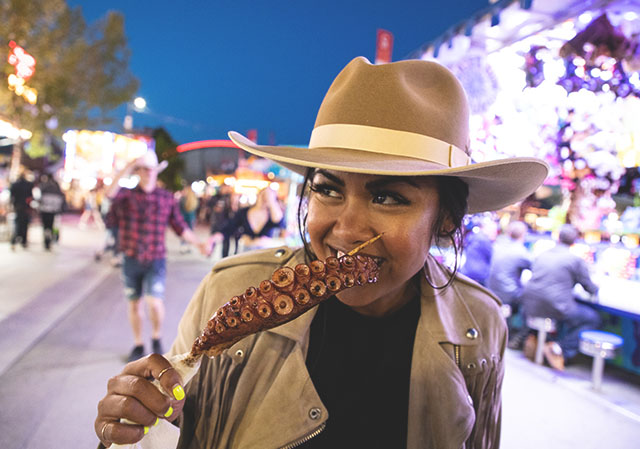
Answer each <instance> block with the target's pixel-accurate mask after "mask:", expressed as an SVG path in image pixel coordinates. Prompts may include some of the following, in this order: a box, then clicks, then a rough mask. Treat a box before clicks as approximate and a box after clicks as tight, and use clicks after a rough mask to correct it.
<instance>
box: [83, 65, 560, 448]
mask: <svg viewBox="0 0 640 449" xmlns="http://www.w3.org/2000/svg"><path fill="white" fill-rule="evenodd" d="M468 123H469V109H468V106H467V99H466V95H465V93H464V90H463V88H462V85H461V84H460V83H459V82H458V80H457V79H456V78H455V77H454V75H453V74H452V73H451V72H450V71H449V70H448V69H446V68H445V67H444V66H441V65H440V64H438V63H436V62H430V61H421V60H409V61H399V62H394V63H390V64H382V65H373V64H371V63H369V61H367V60H366V59H365V58H362V57H358V58H356V59H354V60H353V61H351V62H350V63H349V64H348V65H347V66H346V67H345V68H344V69H343V70H342V72H341V73H340V74H339V75H338V76H337V78H336V79H335V80H334V82H333V84H332V85H331V87H330V88H329V91H328V92H327V94H326V96H325V99H324V101H323V102H322V105H321V107H320V110H319V112H318V116H317V119H316V124H315V127H314V130H313V132H312V134H311V140H310V143H309V146H308V148H299V147H285V146H263V145H257V144H255V143H253V142H252V141H251V140H249V139H247V138H246V137H244V136H242V135H240V134H238V133H235V132H230V133H229V135H230V137H231V139H232V140H233V141H234V142H235V143H236V144H237V145H238V146H240V147H241V148H243V149H244V150H246V151H248V152H250V153H252V154H255V155H259V156H263V157H266V158H269V159H271V160H273V161H275V162H278V163H280V164H282V165H283V166H285V167H287V168H289V169H291V170H294V171H295V172H297V173H301V174H304V176H305V181H304V183H303V185H302V190H301V192H302V196H301V199H300V203H299V206H300V207H299V210H298V218H299V223H300V225H301V226H300V236H301V238H302V240H303V241H304V242H305V244H304V246H303V247H302V248H287V247H281V248H277V249H273V248H272V249H266V250H260V251H254V252H248V253H244V254H241V255H238V256H236V257H232V258H227V259H223V260H222V261H220V262H219V263H218V264H217V265H216V266H215V267H214V269H213V271H212V272H210V273H209V274H208V275H207V276H206V277H205V279H204V280H203V281H202V284H201V286H200V287H199V288H198V290H197V291H196V293H195V294H194V296H193V298H192V301H191V303H190V304H189V306H188V308H187V310H186V311H185V314H184V316H183V318H182V321H181V324H180V328H179V331H178V337H177V339H176V341H175V342H174V345H173V347H172V349H171V351H170V353H169V354H178V353H184V352H187V351H189V349H190V348H191V345H192V343H193V341H194V339H195V338H196V337H197V336H199V335H200V333H201V331H202V329H203V326H205V324H206V323H207V321H208V320H209V318H210V317H211V316H212V315H213V314H214V313H215V312H216V310H217V309H218V308H219V307H220V306H221V305H222V304H224V303H225V302H226V301H229V299H231V298H232V297H233V296H234V295H237V294H240V293H242V292H243V291H244V290H245V289H246V288H247V287H248V286H251V285H254V286H255V285H258V284H259V282H260V281H261V280H263V279H268V278H271V275H272V273H273V271H274V270H275V269H277V268H278V267H281V266H283V265H284V266H288V267H294V266H296V264H298V263H301V262H305V261H306V262H307V263H308V262H310V261H311V260H314V259H320V260H324V259H326V258H327V257H329V256H336V255H340V254H343V253H346V252H348V251H350V250H351V249H353V248H355V247H357V246H358V245H360V244H362V243H364V242H366V241H368V240H370V239H371V238H373V237H374V236H377V235H380V234H382V236H381V237H380V238H379V239H378V240H377V241H376V242H375V243H372V244H371V245H370V246H368V247H366V248H365V249H364V250H362V252H363V253H364V254H367V255H369V256H371V257H375V258H376V260H377V261H378V262H379V266H380V273H379V276H378V281H377V283H375V284H369V285H366V286H361V287H354V288H352V289H346V290H343V291H341V292H339V293H338V294H336V295H334V296H332V297H330V298H329V299H327V300H326V301H324V302H322V303H321V304H320V305H318V307H315V308H313V309H311V310H309V311H308V312H306V313H305V314H303V315H301V316H299V317H297V318H295V319H294V320H293V321H291V322H289V323H287V324H285V325H282V326H280V327H276V328H273V329H270V330H268V331H263V332H260V333H258V334H256V335H253V336H251V337H249V338H246V339H243V340H241V341H239V342H238V343H237V344H236V345H235V346H232V347H231V348H229V349H228V350H227V351H225V352H224V353H222V354H221V355H220V356H217V357H215V358H213V359H209V358H208V357H204V358H203V359H202V361H201V365H200V367H199V371H198V373H196V375H195V377H194V378H193V379H192V380H191V381H190V382H189V383H188V384H187V385H186V386H185V387H183V383H182V379H181V378H180V376H179V375H178V374H177V372H176V371H175V370H173V369H171V365H170V363H169V361H168V360H167V359H165V358H164V357H163V356H160V355H152V356H150V357H147V358H144V359H142V360H139V361H137V362H134V363H131V364H128V365H127V366H125V368H124V369H123V371H122V373H121V374H119V375H116V376H115V377H113V378H112V379H111V380H110V382H109V386H108V389H107V394H106V396H105V397H104V398H103V399H102V400H101V401H100V404H99V406H98V416H97V418H96V420H95V431H96V434H97V435H98V437H99V438H100V440H101V442H102V443H103V444H104V445H109V444H111V443H123V442H134V441H138V440H140V439H141V438H143V436H144V434H145V431H146V430H148V429H149V426H153V424H154V423H155V422H156V420H157V418H160V420H162V419H167V420H169V421H174V422H176V423H178V422H179V423H180V426H181V431H180V432H181V435H180V440H179V443H178V448H180V449H184V448H196V447H198V448H201V447H207V448H214V447H220V448H221V447H260V448H265V449H268V448H277V447H285V446H286V447H293V446H294V445H295V446H296V447H300V448H305V449H308V448H318V447H322V448H328V447H384V448H402V447H408V448H445V447H456V448H459V447H474V448H497V447H498V446H499V436H500V416H501V386H502V379H503V372H504V360H503V351H504V348H505V346H506V337H507V329H506V324H505V322H504V320H503V319H502V316H501V315H500V306H499V301H498V299H497V298H495V297H494V296H492V295H491V294H490V293H489V292H488V291H487V290H485V289H483V288H480V287H479V286H478V285H477V284H476V283H474V282H469V281H468V280H467V279H466V278H464V277H460V276H458V274H457V272H456V271H457V270H456V269H455V268H453V269H450V268H447V267H445V266H444V265H441V264H440V263H438V262H437V261H436V259H435V258H434V257H433V256H432V255H431V254H430V249H431V247H432V244H440V245H444V244H446V242H450V244H452V245H454V246H455V249H456V251H458V252H459V251H460V229H461V226H462V220H463V217H464V215H465V213H466V212H467V211H470V212H472V213H475V212H480V211H484V210H495V209H498V208H501V207H504V206H505V205H507V204H510V203H512V202H514V201H517V200H520V199H522V198H524V197H525V196H527V195H528V194H529V193H530V192H532V191H533V190H535V189H536V188H537V187H538V185H539V184H540V183H541V182H542V181H543V179H544V178H545V176H546V173H547V166H546V164H545V163H544V162H542V161H540V160H538V159H534V158H515V159H512V160H505V159H503V160H500V161H495V162H484V163H482V164H472V163H471V162H470V158H469V152H470V148H469V129H468V126H469V125H468ZM150 378H155V379H158V378H159V382H160V384H161V386H162V388H163V389H164V390H166V391H167V392H169V393H173V394H172V396H171V397H172V398H171V399H170V398H169V397H167V396H165V395H164V394H163V393H161V392H160V391H158V390H157V389H155V388H153V387H152V386H151V384H150V380H149V379H150ZM184 388H186V397H184V396H183V391H184ZM123 417H126V418H127V419H128V420H130V421H132V422H134V423H136V424H126V423H123V422H120V418H123ZM179 417H180V419H179V420H178V418H179ZM167 425H168V424H167ZM163 426H164V424H163ZM151 432H153V429H151Z"/></svg>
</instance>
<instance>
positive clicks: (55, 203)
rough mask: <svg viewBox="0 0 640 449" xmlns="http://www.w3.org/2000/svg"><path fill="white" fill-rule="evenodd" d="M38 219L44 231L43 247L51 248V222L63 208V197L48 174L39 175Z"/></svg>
mask: <svg viewBox="0 0 640 449" xmlns="http://www.w3.org/2000/svg"><path fill="white" fill-rule="evenodd" d="M38 187H39V189H40V202H39V207H38V209H39V211H40V221H42V230H43V233H44V249H45V250H46V251H50V250H51V242H52V241H53V240H54V237H55V236H54V231H53V223H54V221H55V218H56V215H57V214H59V213H61V212H62V211H63V209H64V205H65V198H64V194H63V193H62V190H61V189H60V186H59V185H58V183H57V182H56V180H55V179H54V178H53V177H52V176H51V175H49V174H44V175H42V176H41V177H40V185H39V186H38Z"/></svg>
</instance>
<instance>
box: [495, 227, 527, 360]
mask: <svg viewBox="0 0 640 449" xmlns="http://www.w3.org/2000/svg"><path fill="white" fill-rule="evenodd" d="M505 234H506V235H505V236H504V238H498V239H497V240H496V243H495V245H494V246H493V255H492V257H491V266H490V267H489V277H488V279H487V287H488V288H489V289H490V290H491V291H492V292H493V293H495V294H496V296H498V298H500V300H501V301H502V303H503V304H507V305H509V306H510V307H511V316H510V317H509V318H508V319H507V324H508V326H509V334H510V335H511V338H510V340H509V347H511V348H512V349H520V348H522V345H523V343H524V339H525V338H526V336H527V334H528V330H527V329H526V326H518V327H516V326H515V325H514V321H515V318H516V317H517V318H518V320H519V321H520V322H521V323H524V319H523V316H522V313H520V294H521V293H522V274H523V272H524V271H525V270H529V269H531V256H530V255H529V251H528V250H527V248H526V247H525V246H524V241H525V238H526V236H527V225H526V224H525V223H524V222H522V221H512V222H511V223H509V224H508V225H507V229H506V233H505ZM523 329H524V331H523Z"/></svg>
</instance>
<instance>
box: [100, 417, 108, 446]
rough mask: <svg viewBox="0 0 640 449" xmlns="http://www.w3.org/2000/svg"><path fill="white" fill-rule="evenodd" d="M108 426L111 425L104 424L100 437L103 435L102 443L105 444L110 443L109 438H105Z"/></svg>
mask: <svg viewBox="0 0 640 449" xmlns="http://www.w3.org/2000/svg"><path fill="white" fill-rule="evenodd" d="M108 424H109V423H108V422H106V423H104V425H103V426H102V430H101V431H100V435H102V441H104V442H105V443H110V441H109V440H108V439H107V437H105V436H104V431H105V430H107V425H108Z"/></svg>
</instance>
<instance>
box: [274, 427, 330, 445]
mask: <svg viewBox="0 0 640 449" xmlns="http://www.w3.org/2000/svg"><path fill="white" fill-rule="evenodd" d="M326 426H327V423H326V422H324V423H322V425H321V426H320V427H318V428H317V429H316V430H314V431H313V432H311V433H310V434H308V435H305V436H303V437H302V438H298V439H297V440H295V441H293V442H292V443H289V444H287V445H286V446H283V447H282V448H281V449H293V448H294V447H298V446H300V445H301V444H303V443H306V442H307V441H309V440H310V439H311V438H313V437H316V436H318V435H319V434H320V433H321V432H322V431H323V430H324V428H325V427H326Z"/></svg>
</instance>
